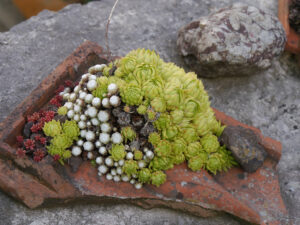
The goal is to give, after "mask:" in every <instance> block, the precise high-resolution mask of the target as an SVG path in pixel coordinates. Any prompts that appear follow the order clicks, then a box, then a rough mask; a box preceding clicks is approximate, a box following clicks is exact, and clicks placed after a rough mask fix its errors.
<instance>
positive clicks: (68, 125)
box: [63, 120, 80, 140]
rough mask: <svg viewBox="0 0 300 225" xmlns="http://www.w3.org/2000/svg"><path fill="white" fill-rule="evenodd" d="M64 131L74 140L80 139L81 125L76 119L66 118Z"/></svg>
mask: <svg viewBox="0 0 300 225" xmlns="http://www.w3.org/2000/svg"><path fill="white" fill-rule="evenodd" d="M63 132H64V133H65V134H66V135H67V136H68V137H69V138H71V139H72V140H78V136H79V134H80V130H79V127H78V125H77V123H76V121H74V120H66V121H65V122H64V124H63Z"/></svg>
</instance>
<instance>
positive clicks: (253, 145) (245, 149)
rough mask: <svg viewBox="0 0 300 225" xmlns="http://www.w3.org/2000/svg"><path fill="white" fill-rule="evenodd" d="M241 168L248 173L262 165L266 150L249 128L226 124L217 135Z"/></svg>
mask: <svg viewBox="0 0 300 225" xmlns="http://www.w3.org/2000/svg"><path fill="white" fill-rule="evenodd" d="M219 141H220V143H221V144H222V145H225V146H226V147H227V148H228V149H229V150H230V151H231V152H232V155H233V157H234V158H235V159H236V161H237V162H238V163H239V164H240V165H241V166H242V168H243V169H244V170H245V171H246V172H249V173H252V172H255V171H256V170H257V169H258V168H259V167H261V166H262V164H263V162H264V160H265V158H266V157H267V152H266V151H265V149H264V148H263V147H262V146H261V145H260V144H259V138H258V137H257V135H256V134H255V133H254V132H253V131H252V130H250V129H246V128H243V127H240V126H227V127H226V128H225V129H224V131H223V133H222V135H221V136H220V137H219Z"/></svg>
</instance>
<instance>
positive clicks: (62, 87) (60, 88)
mask: <svg viewBox="0 0 300 225" xmlns="http://www.w3.org/2000/svg"><path fill="white" fill-rule="evenodd" d="M64 90H65V87H64V85H60V86H59V88H58V89H57V90H56V91H55V94H56V95H58V94H59V93H60V92H62V91H64Z"/></svg>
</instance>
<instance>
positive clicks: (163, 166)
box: [149, 156, 173, 171]
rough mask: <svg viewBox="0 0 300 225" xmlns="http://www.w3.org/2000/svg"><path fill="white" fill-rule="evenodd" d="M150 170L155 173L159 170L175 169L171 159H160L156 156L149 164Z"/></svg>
mask: <svg viewBox="0 0 300 225" xmlns="http://www.w3.org/2000/svg"><path fill="white" fill-rule="evenodd" d="M149 168H151V169H152V170H154V171H157V170H168V169H171V168H173V162H172V159H171V158H169V157H158V156H155V157H154V158H153V159H152V161H151V162H150V164H149Z"/></svg>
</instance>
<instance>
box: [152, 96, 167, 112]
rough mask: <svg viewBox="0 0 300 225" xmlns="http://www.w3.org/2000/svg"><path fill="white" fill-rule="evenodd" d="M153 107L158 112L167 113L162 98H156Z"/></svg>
mask: <svg viewBox="0 0 300 225" xmlns="http://www.w3.org/2000/svg"><path fill="white" fill-rule="evenodd" d="M151 107H152V108H153V109H154V110H155V111H156V112H161V113H163V112H165V111H166V109H167V108H166V102H165V100H164V99H162V98H160V97H156V98H154V99H153V100H152V101H151Z"/></svg>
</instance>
